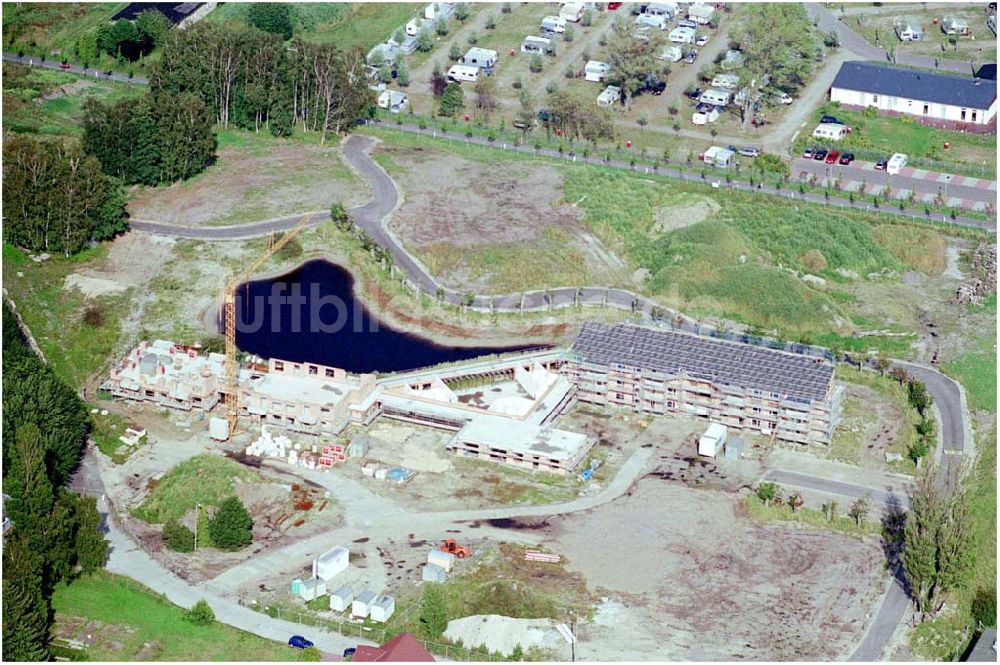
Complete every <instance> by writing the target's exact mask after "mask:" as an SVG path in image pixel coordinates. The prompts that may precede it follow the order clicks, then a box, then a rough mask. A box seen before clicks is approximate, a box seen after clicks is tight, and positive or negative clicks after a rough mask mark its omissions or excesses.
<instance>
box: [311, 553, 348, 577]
mask: <svg viewBox="0 0 1000 665" xmlns="http://www.w3.org/2000/svg"><path fill="white" fill-rule="evenodd" d="M350 560H351V553H350V552H349V551H348V550H347V549H345V548H343V547H334V548H333V549H330V550H327V551H326V552H324V553H323V554H321V555H319V556H318V557H316V561H315V562H313V576H314V577H317V578H319V579H321V580H324V581H327V582H329V581H330V580H331V579H333V578H334V577H336V576H337V575H339V574H340V573H342V572H344V571H345V570H347V568H348V566H350V565H351V564H350Z"/></svg>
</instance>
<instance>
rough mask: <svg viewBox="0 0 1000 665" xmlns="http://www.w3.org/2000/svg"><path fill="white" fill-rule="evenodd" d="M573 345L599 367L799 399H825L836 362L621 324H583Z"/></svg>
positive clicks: (584, 357)
mask: <svg viewBox="0 0 1000 665" xmlns="http://www.w3.org/2000/svg"><path fill="white" fill-rule="evenodd" d="M572 349H573V351H575V352H577V353H579V354H580V355H581V357H582V358H583V360H584V361H585V362H589V363H593V364H597V365H607V364H615V363H617V364H621V365H627V366H629V367H637V368H642V369H650V370H654V371H660V372H666V373H669V374H678V375H679V374H685V375H687V376H691V377H695V378H701V379H705V380H708V381H711V382H713V383H716V384H727V385H733V386H739V387H741V388H747V389H753V390H761V391H764V392H769V393H778V394H779V395H781V396H782V397H783V398H790V399H796V400H806V401H814V400H815V401H821V400H823V399H825V398H826V394H827V391H828V389H829V387H830V384H831V383H832V382H833V366H832V365H830V364H828V363H826V362H824V361H821V360H819V359H817V358H813V357H809V356H799V355H796V354H793V353H786V352H783V351H776V350H774V349H767V348H764V347H760V346H753V345H750V344H739V343H736V342H725V341H721V340H716V339H709V338H706V337H699V336H697V335H690V334H687V333H680V332H671V331H661V330H652V329H650V328H643V327H640V326H635V325H629V324H623V323H619V324H616V325H614V326H610V325H606V324H603V323H596V322H593V321H590V322H587V323H585V324H584V325H583V329H582V330H581V331H580V334H579V335H578V336H577V338H576V340H575V341H574V342H573V346H572Z"/></svg>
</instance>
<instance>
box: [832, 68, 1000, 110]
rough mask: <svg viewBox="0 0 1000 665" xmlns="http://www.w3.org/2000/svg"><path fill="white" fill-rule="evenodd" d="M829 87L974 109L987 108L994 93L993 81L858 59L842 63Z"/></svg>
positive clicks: (995, 88)
mask: <svg viewBox="0 0 1000 665" xmlns="http://www.w3.org/2000/svg"><path fill="white" fill-rule="evenodd" d="M977 81H978V83H977ZM832 87H834V88H844V89H846V90H857V91H859V92H868V93H871V94H876V95H890V96H892V97H904V98H907V99H915V100H917V101H921V102H933V103H936V104H950V105H952V106H963V107H966V108H973V109H988V108H989V107H990V105H991V104H992V103H993V100H994V99H996V96H997V84H996V81H986V80H982V79H974V78H970V77H968V76H956V75H951V74H936V73H934V72H925V71H921V70H918V69H906V68H903V67H890V66H888V65H881V64H877V63H874V62H859V61H851V62H845V63H844V64H843V65H841V66H840V71H839V72H837V78H835V79H833V86H832Z"/></svg>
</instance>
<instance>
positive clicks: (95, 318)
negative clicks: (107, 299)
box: [83, 304, 104, 328]
mask: <svg viewBox="0 0 1000 665" xmlns="http://www.w3.org/2000/svg"><path fill="white" fill-rule="evenodd" d="M83 322H84V323H86V324H87V325H88V326H90V327H91V328H100V327H101V326H103V325H104V309H103V308H102V307H101V306H100V305H96V304H94V305H87V309H85V310H83Z"/></svg>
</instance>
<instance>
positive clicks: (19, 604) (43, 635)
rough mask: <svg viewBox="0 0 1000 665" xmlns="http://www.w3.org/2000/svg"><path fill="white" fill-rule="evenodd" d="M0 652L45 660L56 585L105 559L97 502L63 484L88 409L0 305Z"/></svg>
mask: <svg viewBox="0 0 1000 665" xmlns="http://www.w3.org/2000/svg"><path fill="white" fill-rule="evenodd" d="M3 358H4V371H3V488H4V493H5V494H7V495H8V496H9V497H10V498H9V499H8V500H7V501H6V503H5V505H4V509H5V512H6V515H7V517H9V518H10V519H11V520H12V521H13V527H12V529H11V530H10V531H9V532H8V533H7V534H5V536H4V544H3V545H4V546H3V659H4V660H5V661H8V662H9V661H25V660H28V661H37V660H47V659H48V656H49V654H48V651H47V645H48V642H49V635H48V633H49V627H50V625H51V617H52V612H51V607H50V598H51V595H52V590H53V589H54V587H55V585H56V584H57V583H59V582H61V581H65V580H69V579H72V577H73V576H74V575H78V574H85V573H88V572H92V571H94V570H97V569H99V568H101V567H103V566H104V562H105V560H106V559H107V554H108V544H107V541H105V540H104V537H103V536H102V535H101V533H100V532H99V531H98V526H99V524H100V516H99V514H98V512H97V506H96V502H95V501H94V500H93V499H86V498H83V497H79V496H77V495H75V494H72V493H70V492H68V491H66V489H65V488H64V485H65V484H66V482H67V480H68V479H69V474H70V472H71V471H72V469H73V467H74V466H75V465H76V463H77V461H78V460H79V458H80V454H81V452H82V450H83V446H84V444H85V442H86V435H87V411H86V409H85V408H84V405H83V403H82V402H80V400H79V399H78V398H77V396H76V394H75V393H74V392H73V391H72V390H71V389H70V388H69V387H67V386H66V385H65V384H63V383H62V382H61V381H60V380H59V379H58V378H57V377H56V376H55V374H54V373H53V372H52V370H50V369H49V368H48V367H47V366H46V365H45V364H44V363H42V361H41V360H39V359H38V357H37V356H35V355H34V353H32V352H31V350H30V349H29V348H28V346H27V345H26V344H25V342H24V340H23V338H22V337H21V331H20V329H19V328H18V326H17V323H16V321H15V319H14V315H13V314H12V313H11V312H10V310H9V309H8V308H7V307H6V306H4V310H3Z"/></svg>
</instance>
